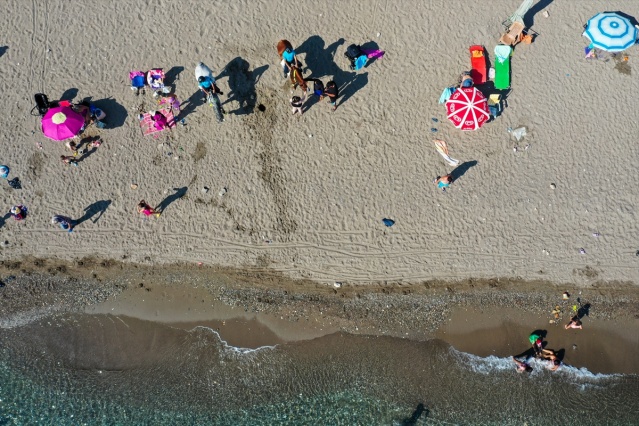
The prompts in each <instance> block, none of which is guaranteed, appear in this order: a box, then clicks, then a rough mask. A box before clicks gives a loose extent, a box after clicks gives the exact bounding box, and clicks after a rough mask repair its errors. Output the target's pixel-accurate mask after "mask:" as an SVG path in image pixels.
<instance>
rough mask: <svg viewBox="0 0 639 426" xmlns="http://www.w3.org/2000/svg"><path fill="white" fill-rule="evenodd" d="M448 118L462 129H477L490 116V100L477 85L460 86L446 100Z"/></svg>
mask: <svg viewBox="0 0 639 426" xmlns="http://www.w3.org/2000/svg"><path fill="white" fill-rule="evenodd" d="M446 112H447V113H448V119H449V120H450V121H451V122H452V123H453V124H454V125H455V127H457V128H458V129H461V130H477V129H479V128H480V127H481V126H483V125H484V123H486V122H487V121H488V119H489V118H490V113H489V111H488V101H487V99H486V97H485V96H484V95H483V94H482V93H481V92H480V91H479V90H477V89H476V88H475V87H460V88H459V89H457V90H455V92H454V93H453V95H452V96H451V97H450V99H449V100H448V101H446Z"/></svg>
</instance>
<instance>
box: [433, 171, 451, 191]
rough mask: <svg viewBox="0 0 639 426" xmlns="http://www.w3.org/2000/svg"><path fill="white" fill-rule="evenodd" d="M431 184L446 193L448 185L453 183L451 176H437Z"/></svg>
mask: <svg viewBox="0 0 639 426" xmlns="http://www.w3.org/2000/svg"><path fill="white" fill-rule="evenodd" d="M433 183H434V184H436V185H437V188H440V189H441V190H442V191H443V192H446V188H448V187H449V186H450V184H451V183H453V176H452V175H446V176H437V177H436V178H435V180H433Z"/></svg>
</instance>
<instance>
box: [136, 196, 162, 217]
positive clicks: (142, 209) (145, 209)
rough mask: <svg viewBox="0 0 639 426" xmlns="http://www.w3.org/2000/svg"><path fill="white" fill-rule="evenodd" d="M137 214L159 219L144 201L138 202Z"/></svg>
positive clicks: (158, 214) (157, 214)
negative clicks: (153, 216)
mask: <svg viewBox="0 0 639 426" xmlns="http://www.w3.org/2000/svg"><path fill="white" fill-rule="evenodd" d="M138 213H141V214H143V215H144V216H151V215H155V217H160V213H159V212H157V211H155V209H154V208H153V207H151V206H150V205H148V204H147V202H146V201H144V200H140V202H139V203H138Z"/></svg>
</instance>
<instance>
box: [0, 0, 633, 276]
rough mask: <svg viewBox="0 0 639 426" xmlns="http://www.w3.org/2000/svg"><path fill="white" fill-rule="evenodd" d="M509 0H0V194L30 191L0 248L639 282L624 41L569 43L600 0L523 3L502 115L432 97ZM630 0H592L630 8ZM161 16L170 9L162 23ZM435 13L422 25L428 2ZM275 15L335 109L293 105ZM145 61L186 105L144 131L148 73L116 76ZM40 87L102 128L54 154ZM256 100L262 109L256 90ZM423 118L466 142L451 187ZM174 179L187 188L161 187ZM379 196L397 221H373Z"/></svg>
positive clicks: (384, 214) (354, 272)
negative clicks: (205, 74)
mask: <svg viewBox="0 0 639 426" xmlns="http://www.w3.org/2000/svg"><path fill="white" fill-rule="evenodd" d="M515 3H517V2H512V1H505V0H500V1H495V2H492V3H491V6H490V7H486V6H485V5H481V4H466V3H465V2H459V1H453V2H434V3H433V2H430V3H428V4H424V3H420V2H409V4H406V5H404V6H402V7H401V8H398V9H396V8H395V7H394V6H393V5H391V4H389V3H384V2H375V3H374V4H372V5H370V6H369V7H366V8H362V7H361V5H360V3H359V2H354V1H346V2H342V3H341V4H340V7H339V8H335V7H332V6H329V5H328V4H326V7H319V8H318V7H317V3H316V2H305V1H302V2H300V3H299V7H300V9H301V10H304V11H305V12H304V13H303V14H301V15H300V14H298V13H296V12H295V11H293V10H288V11H286V13H281V11H280V10H279V9H278V8H277V7H276V5H275V4H271V3H269V2H257V3H253V2H251V3H250V4H249V3H248V2H240V3H237V2H235V3H233V4H228V3H224V2H214V3H208V4H207V5H206V6H203V7H202V5H199V6H198V7H188V6H187V5H184V4H179V5H178V4H176V3H162V4H161V5H158V7H156V8H154V9H153V12H152V13H149V11H148V10H146V7H145V6H143V5H142V4H141V3H137V2H130V3H127V4H126V5H122V6H121V7H118V8H117V9H115V8H113V7H112V6H111V3H109V2H101V1H99V2H97V3H96V2H94V3H92V5H91V6H90V7H89V6H88V5H84V4H82V3H80V2H71V3H69V2H59V1H49V2H44V3H39V2H36V3H34V4H33V5H30V6H29V7H27V8H26V9H25V8H24V7H23V5H21V4H20V3H19V2H10V3H9V5H8V6H7V8H6V9H7V13H5V14H4V16H3V17H2V18H0V23H1V24H2V26H3V28H5V37H4V41H3V42H2V43H3V44H4V45H6V49H5V51H4V54H3V55H2V57H1V58H0V72H2V75H3V79H2V82H0V88H1V90H2V93H3V98H4V101H5V105H6V107H7V108H6V114H3V115H2V117H0V132H2V139H3V142H2V144H3V152H2V159H1V162H2V163H3V164H6V165H8V166H9V167H10V168H11V175H10V176H9V177H10V178H12V177H15V176H17V177H19V178H20V179H21V181H22V182H23V189H22V190H19V191H16V190H13V189H11V188H9V187H8V186H6V185H2V186H1V188H2V189H1V193H0V197H1V198H0V199H1V200H2V202H3V205H4V206H5V207H4V208H5V209H6V210H7V211H8V209H9V208H10V207H11V206H12V205H14V204H21V203H22V204H24V205H26V206H27V207H28V208H29V218H28V219H27V220H26V221H25V222H24V223H21V224H17V223H13V222H12V221H11V220H7V221H6V223H4V226H2V239H3V241H7V245H5V246H4V247H3V248H2V249H1V250H2V257H3V258H4V259H20V258H22V257H23V256H25V255H33V256H37V257H56V258H60V259H66V260H73V259H78V258H81V257H84V256H87V255H92V256H97V257H100V258H105V259H110V258H113V259H116V260H125V261H128V262H136V263H146V264H162V263H175V262H193V263H196V262H203V263H204V264H207V265H220V266H232V267H241V268H245V269H249V270H263V269H267V270H273V271H279V272H282V273H283V274H285V275H286V276H289V277H291V278H308V279H311V280H315V281H319V282H325V283H331V284H332V283H333V282H334V281H340V282H344V283H358V284H365V283H375V282H420V281H424V280H428V279H446V280H452V281H454V280H460V279H465V278H492V277H512V278H521V279H525V280H537V279H539V280H544V281H550V282H558V283H559V282H569V283H574V284H580V285H589V284H592V283H593V282H600V281H603V282H612V281H620V282H633V283H635V282H637V278H638V275H637V274H638V272H637V271H639V268H637V261H638V260H637V259H638V258H637V257H636V256H635V252H636V251H637V249H638V248H639V247H637V241H638V236H639V230H638V228H637V223H638V221H637V217H636V211H637V207H638V205H637V204H638V201H637V200H639V193H638V191H639V190H638V189H637V188H639V185H638V182H637V176H636V173H634V172H633V170H634V163H635V161H634V159H635V158H636V157H637V146H636V143H635V140H634V139H635V137H634V136H635V133H636V131H637V128H638V127H637V122H636V117H635V116H634V108H632V105H633V99H634V98H633V93H634V91H633V90H631V88H632V87H634V86H635V84H636V83H635V80H634V78H633V77H632V75H630V71H631V69H632V67H633V63H634V60H635V57H634V55H635V50H634V49H630V50H628V51H627V55H628V56H629V60H628V61H627V62H626V63H624V64H621V66H620V65H619V64H615V61H610V62H602V61H588V60H586V59H584V58H583V48H584V46H585V45H587V40H586V39H585V38H583V37H582V36H581V32H582V25H583V23H584V22H585V21H586V20H587V19H588V18H589V17H591V16H592V15H594V14H595V13H596V12H598V11H599V7H600V5H599V3H598V2H594V1H593V2H583V4H582V5H581V6H580V7H579V8H573V7H572V5H571V4H570V3H565V2H552V3H550V4H549V5H548V6H547V10H548V11H549V17H548V18H545V17H544V16H543V15H542V13H540V12H541V11H540V10H536V11H535V10H533V11H534V12H535V13H534V16H533V17H532V21H533V28H534V29H535V30H536V31H537V32H538V33H539V34H540V35H539V37H538V38H537V39H536V40H535V42H534V43H533V44H532V45H524V44H521V45H519V46H517V47H516V49H515V53H514V55H513V58H512V93H511V94H510V96H509V97H508V106H507V108H505V110H504V113H503V115H502V116H501V117H500V118H499V119H498V120H496V121H494V122H492V123H489V124H487V125H485V126H484V127H483V128H481V129H480V130H478V131H475V132H461V131H459V130H457V129H455V128H454V127H453V126H452V125H451V123H449V122H448V121H447V120H446V117H445V111H444V108H443V106H441V105H438V104H437V99H438V98H439V95H440V93H441V90H442V89H443V88H444V87H446V86H447V85H449V84H452V83H454V82H455V81H456V79H457V77H458V75H459V73H460V72H462V71H464V70H467V69H468V67H469V52H468V47H469V46H470V45H472V44H483V45H485V46H486V50H487V52H488V56H489V60H491V61H492V60H493V58H492V50H493V48H494V46H495V44H496V42H497V40H498V38H499V34H500V31H501V30H502V27H501V21H502V20H504V19H505V18H506V17H508V16H509V15H510V14H511V13H512V12H513V11H514V9H515V8H516V6H517V4H515ZM635 6H636V5H634V3H633V2H630V1H613V2H611V3H609V4H608V5H607V7H609V8H610V9H615V10H616V9H619V10H625V11H626V12H628V13H630V14H632V13H633V12H635V9H634V8H635ZM461 9H463V10H464V13H463V14H462V15H463V16H460V15H459V13H458V12H459V10H461ZM18 10H19V11H20V12H18ZM68 16H73V22H74V25H72V26H69V25H67V24H68ZM163 16H171V20H170V22H166V23H160V21H161V20H160V17H163ZM353 17H356V19H353ZM433 19H436V20H437V22H438V24H437V25H432V24H428V22H432V21H433ZM207 21H210V22H207ZM328 22H330V25H327V23H328ZM60 28H65V30H64V31H61V30H60ZM286 28H296V34H289V33H290V31H285V30H284V29H286ZM283 36H285V37H287V38H289V39H290V40H291V42H292V43H293V44H294V46H295V47H296V49H297V51H298V53H299V56H300V59H301V60H302V62H303V63H304V64H305V67H306V68H307V71H306V74H305V76H310V77H321V78H323V79H325V81H326V80H328V79H330V78H333V79H334V80H335V81H337V82H338V83H340V84H344V85H346V87H345V88H344V89H343V90H342V93H343V96H342V99H341V101H340V106H339V108H338V110H337V111H336V112H335V113H333V112H331V111H330V108H329V107H328V105H325V104H323V103H322V104H314V105H312V107H311V108H310V109H309V110H308V111H307V112H306V113H305V114H304V116H303V117H302V118H299V119H298V118H295V117H291V116H290V108H289V106H288V99H289V97H290V91H289V88H288V86H287V84H286V82H285V80H284V79H283V78H282V75H281V70H280V68H279V66H278V58H277V53H276V50H275V44H276V43H277V41H278V40H279V39H281V38H282V37H283ZM81 39H85V40H86V43H82V44H81V45H80V46H81V47H79V45H78V40H81ZM367 42H374V43H376V44H377V45H378V46H379V48H380V49H382V50H384V51H386V55H385V56H384V58H383V59H378V60H376V61H374V62H373V63H371V64H369V66H368V67H367V68H365V69H363V70H361V71H360V72H359V73H354V72H351V71H350V70H348V68H347V61H346V59H345V58H344V56H343V52H344V50H345V48H346V46H347V45H348V44H350V43H358V44H364V43H367ZM198 61H204V62H205V63H207V64H208V65H209V66H210V67H212V68H213V70H214V72H216V73H218V76H219V78H218V83H219V86H220V88H221V89H222V91H224V92H225V95H224V96H222V100H223V101H225V102H226V101H227V100H228V99H230V101H228V102H227V103H226V104H225V105H224V107H225V108H226V109H227V111H228V114H227V116H226V121H225V122H224V123H222V124H221V125H220V124H218V123H216V122H215V119H214V118H213V114H212V111H211V110H210V108H209V107H208V106H207V105H206V104H202V102H201V100H200V99H199V97H198V95H197V85H196V82H195V79H194V77H193V69H194V67H195V64H196V63H197V62H198ZM151 67H163V68H164V69H165V71H167V73H168V74H169V75H170V77H171V78H170V80H172V81H171V83H172V84H173V86H174V87H175V90H176V93H177V95H178V97H179V98H180V99H181V100H182V101H183V103H184V108H185V109H186V114H185V118H186V123H187V125H186V126H184V127H181V126H179V127H177V128H176V129H174V130H173V131H171V132H163V133H161V134H160V136H159V137H158V138H154V137H152V136H146V137H145V136H143V135H142V133H141V131H140V128H139V124H138V120H137V118H136V117H137V114H138V110H143V111H147V110H150V109H152V108H155V107H154V105H155V104H154V102H155V101H154V100H153V98H152V97H151V96H150V92H147V94H146V95H140V96H137V97H136V96H135V95H134V94H133V93H132V92H131V90H130V88H129V82H128V73H129V71H131V70H135V69H148V68H151ZM37 92H44V93H46V94H48V95H49V97H50V99H56V98H60V97H63V94H65V93H66V95H65V96H66V97H68V95H72V96H73V95H74V96H75V97H74V99H75V101H79V100H81V99H83V98H85V97H91V99H92V101H94V102H95V103H96V105H98V106H100V107H102V108H103V109H104V111H105V112H106V113H107V116H108V117H107V119H106V122H107V124H108V126H107V128H106V129H102V130H99V129H95V128H90V129H88V131H87V132H88V134H89V135H92V136H95V135H99V136H100V137H101V138H102V140H103V142H104V143H103V145H102V146H101V147H100V149H99V150H97V152H95V153H94V154H92V155H91V156H90V157H88V158H87V159H86V160H84V161H82V162H81V163H80V166H79V167H77V168H75V167H65V165H64V164H62V163H61V162H60V160H59V157H60V155H61V154H66V153H68V150H66V148H64V145H63V144H62V143H59V142H54V141H51V140H48V139H46V138H45V137H44V136H43V135H42V132H41V130H40V124H39V119H38V118H37V117H32V116H30V115H29V110H31V108H32V107H33V105H34V103H33V95H34V94H35V93H37ZM187 100H189V101H187ZM260 104H261V105H263V106H264V107H265V111H264V112H260V111H259V110H258V109H257V108H254V106H255V105H260ZM431 118H437V119H438V120H439V122H438V123H434V122H433V121H432V120H431ZM520 126H526V128H527V132H528V134H527V136H525V138H524V139H523V140H522V141H521V142H519V143H516V141H515V140H514V139H513V138H511V137H510V135H509V134H508V133H507V131H506V129H507V128H508V127H511V128H517V127H520ZM433 127H434V128H437V130H438V131H437V132H436V133H431V130H430V129H431V128H433ZM435 137H436V138H439V139H443V140H445V141H447V143H448V145H449V147H450V150H451V155H453V156H454V157H455V158H458V159H460V160H461V161H477V164H476V165H475V166H474V167H471V168H470V169H468V170H467V171H466V173H465V174H464V175H463V176H462V177H461V178H460V179H458V181H457V182H456V183H455V184H454V185H453V187H452V188H451V189H450V191H449V192H448V193H446V194H442V193H440V192H439V191H437V190H436V188H434V185H432V184H431V181H432V179H433V178H434V177H435V176H438V175H441V174H444V173H447V172H449V171H450V167H449V166H447V165H446V164H445V163H444V162H443V161H442V160H441V158H440V157H439V155H438V154H437V153H436V151H435V150H434V147H433V144H432V139H433V138H435ZM37 143H42V146H43V148H42V150H40V149H39V148H38V146H37ZM515 145H518V146H519V151H518V152H516V153H515V152H513V147H514V146H515ZM526 145H530V147H529V149H528V150H524V147H525V146H526ZM551 183H554V184H555V186H556V188H555V189H551V187H550V184H551ZM131 184H136V185H138V188H137V189H136V190H132V189H131ZM204 187H207V188H209V191H208V192H206V193H205V192H203V188H204ZM174 188H183V189H184V190H186V195H185V196H184V197H182V198H181V199H178V200H175V201H172V202H171V198H170V197H171V196H172V195H173V194H174V193H175V191H174ZM223 188H227V192H226V193H225V194H224V195H222V196H220V195H219V193H220V192H221V190H222V189H223ZM167 198H169V203H170V204H169V205H168V206H167V207H166V211H165V213H164V214H163V216H162V217H161V218H160V219H158V220H155V219H154V218H152V219H153V220H144V219H142V218H140V217H138V215H136V214H135V206H136V203H137V202H138V201H139V200H140V199H145V200H147V201H149V203H151V204H154V205H158V204H161V202H162V201H163V200H164V201H165V204H166V200H167ZM87 211H88V212H89V213H90V214H89V217H90V219H89V220H85V221H83V223H81V224H80V225H78V226H77V228H76V230H75V232H74V233H73V234H71V235H67V234H65V233H63V232H59V229H57V228H55V227H54V226H52V225H51V224H50V218H51V216H52V215H53V214H63V215H67V216H70V217H72V218H74V219H78V218H81V217H85V218H86V215H85V213H86V212H87ZM383 218H391V219H393V220H395V222H396V224H395V226H393V227H392V228H386V227H385V226H384V225H383V224H382V219H383ZM595 232H596V233H599V235H600V236H599V237H593V236H592V235H593V233H595ZM581 248H583V249H584V250H585V252H586V254H580V249H581Z"/></svg>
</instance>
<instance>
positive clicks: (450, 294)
mask: <svg viewBox="0 0 639 426" xmlns="http://www.w3.org/2000/svg"><path fill="white" fill-rule="evenodd" d="M0 273H1V275H0V277H2V281H3V283H4V284H5V285H4V286H3V287H1V288H0V293H1V295H2V303H0V318H2V320H3V324H4V325H3V327H9V326H12V324H13V325H15V324H17V323H16V321H14V319H15V318H20V320H21V321H22V323H28V322H29V318H38V317H42V316H47V315H53V314H56V313H57V314H60V313H84V314H91V315H97V316H102V315H103V314H108V315H109V316H108V318H112V319H114V318H119V319H121V320H123V321H125V322H127V321H128V319H127V318H132V319H135V320H143V321H142V322H140V325H139V327H141V328H142V329H145V328H146V329H148V332H149V333H150V334H154V333H158V329H159V328H162V327H164V326H166V325H170V326H171V328H174V329H187V330H188V329H193V328H194V327H197V326H204V327H209V328H211V329H212V330H214V331H216V332H218V333H219V335H220V336H221V338H222V339H223V340H224V341H226V342H227V344H229V345H231V346H237V347H243V348H257V347H260V346H269V345H275V344H281V343H284V342H291V341H296V340H307V339H314V338H316V337H320V336H324V335H328V334H333V333H335V332H338V331H343V332H347V333H352V334H364V335H374V336H391V337H401V338H407V339H411V340H418V341H419V340H427V339H432V338H438V339H441V340H444V341H446V342H448V343H450V344H452V345H453V347H455V348H457V349H459V350H461V351H464V352H468V353H471V354H476V355H479V356H487V355H496V356H499V357H507V356H510V355H515V354H518V353H521V352H523V351H524V350H526V349H527V348H528V347H529V343H528V341H527V336H528V335H529V333H530V332H531V331H532V330H535V329H544V330H547V338H546V340H547V341H548V347H549V348H553V349H555V350H561V349H564V350H565V362H566V363H568V364H570V365H573V366H576V367H586V368H588V369H589V370H590V371H591V372H619V373H622V372H623V373H635V374H639V362H638V361H637V358H636V357H634V356H633V355H632V354H636V353H637V352H638V349H639V341H638V336H639V290H637V289H636V288H634V287H632V286H623V285H619V284H616V285H611V284H607V285H606V284H598V285H596V286H592V288H588V289H573V288H571V287H570V286H557V285H553V284H550V283H542V284H540V283H537V282H534V283H530V282H528V283H527V282H519V281H509V280H487V281H481V280H472V281H469V282H466V283H461V284H460V283H457V284H456V285H455V286H454V288H453V286H452V285H450V284H448V283H446V282H435V281H432V282H428V283H422V284H420V285H403V286H402V285H381V286H370V285H369V286H351V285H345V286H343V287H340V288H335V287H333V286H327V285H322V284H319V283H314V282H308V281H295V280H290V279H288V278H286V277H283V276H278V275H277V274H263V273H262V274H251V273H249V272H247V271H242V270H232V269H220V268H207V267H194V266H192V265H171V266H169V267H163V268H154V267H146V266H141V265H136V266H131V265H129V264H123V263H118V262H113V261H97V260H95V259H84V260H82V261H81V262H79V263H78V262H76V263H68V262H60V261H52V260H42V259H25V260H24V261H23V262H21V263H20V264H19V265H16V264H15V263H10V262H9V263H7V262H5V263H2V264H0ZM10 273H12V274H15V275H13V277H12V276H11V275H9V274H10ZM9 278H11V279H9ZM98 290H99V291H98ZM565 290H568V291H569V292H571V293H573V295H572V296H571V298H570V300H568V301H563V300H562V296H561V295H562V292H563V291H565ZM577 297H579V298H580V300H581V302H582V303H590V304H591V308H590V311H589V315H588V316H586V317H584V319H583V323H584V329H583V330H565V329H563V324H565V323H566V322H567V321H568V320H569V318H570V316H571V309H572V305H574V304H576V299H577ZM556 306H559V307H560V308H561V317H560V318H559V319H558V320H556V319H555V318H554V315H552V313H551V311H552V310H553V309H555V307H556ZM480 307H481V308H480ZM34 312H39V313H40V314H39V315H35V314H34ZM551 320H552V321H557V322H558V323H557V324H551V323H550V321H551ZM109 321H111V320H109ZM573 345H576V349H573Z"/></svg>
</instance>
